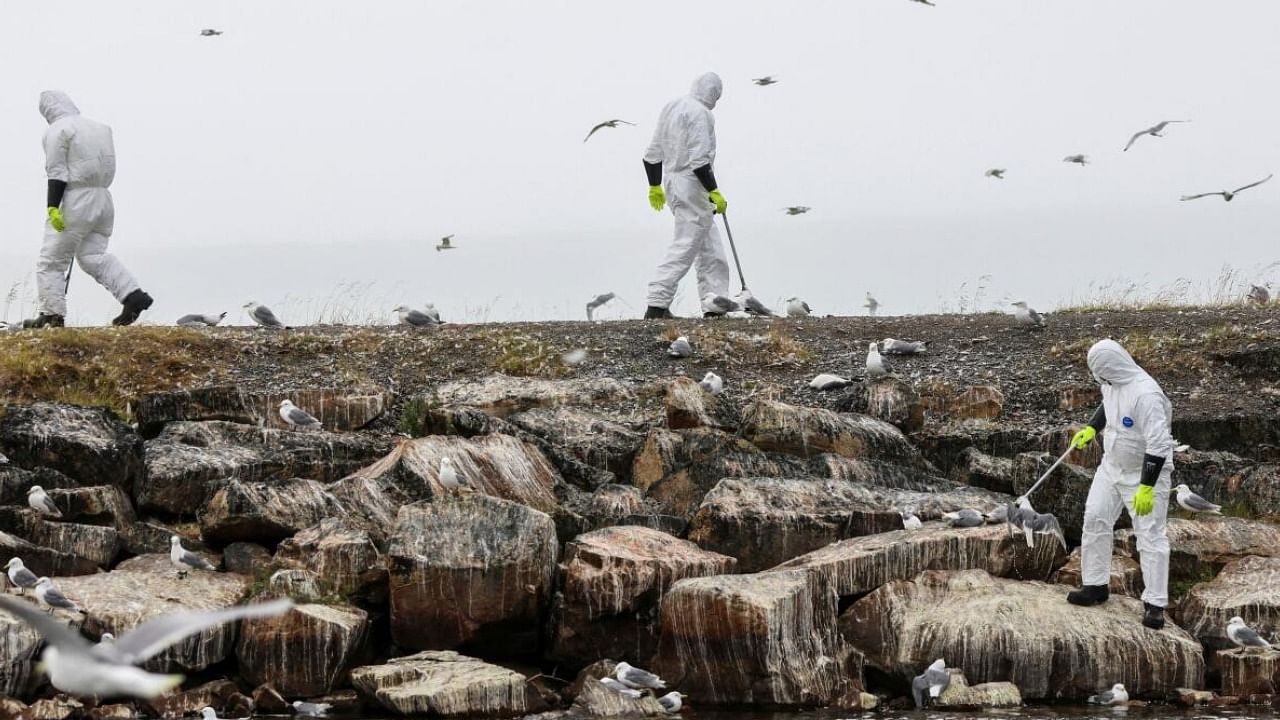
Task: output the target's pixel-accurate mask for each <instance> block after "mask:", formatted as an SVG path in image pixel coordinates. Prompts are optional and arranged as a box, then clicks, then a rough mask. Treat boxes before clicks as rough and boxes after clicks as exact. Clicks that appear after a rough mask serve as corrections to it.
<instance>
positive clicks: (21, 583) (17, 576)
mask: <svg viewBox="0 0 1280 720" xmlns="http://www.w3.org/2000/svg"><path fill="white" fill-rule="evenodd" d="M5 571H6V572H7V574H8V575H9V582H11V583H13V586H14V587H16V588H18V594H19V595H21V594H22V591H23V590H31V589H33V588H35V586H36V582H37V581H38V580H39V578H37V577H36V574H35V573H33V572H31V571H30V570H28V569H27V567H26V566H25V565H23V564H22V558H20V557H12V558H9V564H8V565H5Z"/></svg>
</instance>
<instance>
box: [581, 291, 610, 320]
mask: <svg viewBox="0 0 1280 720" xmlns="http://www.w3.org/2000/svg"><path fill="white" fill-rule="evenodd" d="M615 297H617V295H614V294H613V293H611V292H607V293H601V294H599V295H597V296H595V297H593V298H591V300H589V301H588V302H587V319H588V320H595V312H596V310H597V309H599V308H600V307H601V306H602V305H604V304H605V303H607V302H609V301H610V300H612V299H614V298H615Z"/></svg>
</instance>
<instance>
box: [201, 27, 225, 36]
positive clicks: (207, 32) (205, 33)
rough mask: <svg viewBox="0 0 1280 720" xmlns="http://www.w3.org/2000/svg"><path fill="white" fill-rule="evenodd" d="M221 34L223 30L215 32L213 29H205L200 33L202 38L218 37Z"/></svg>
mask: <svg viewBox="0 0 1280 720" xmlns="http://www.w3.org/2000/svg"><path fill="white" fill-rule="evenodd" d="M221 34H222V31H221V30H214V29H213V28H205V29H203V30H201V31H200V37H217V36H219V35H221Z"/></svg>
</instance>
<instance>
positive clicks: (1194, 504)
mask: <svg viewBox="0 0 1280 720" xmlns="http://www.w3.org/2000/svg"><path fill="white" fill-rule="evenodd" d="M1173 491H1174V492H1175V493H1177V495H1178V505H1180V506H1181V507H1182V509H1183V510H1190V511H1191V512H1193V513H1208V514H1209V515H1221V514H1222V506H1221V505H1214V504H1213V503H1211V502H1209V501H1208V500H1205V499H1204V498H1202V497H1200V496H1199V495H1197V494H1195V493H1193V492H1191V488H1189V487H1187V484H1186V483H1181V484H1180V485H1178V486H1177V487H1175V488H1174V489H1173Z"/></svg>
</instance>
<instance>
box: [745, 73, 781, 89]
mask: <svg viewBox="0 0 1280 720" xmlns="http://www.w3.org/2000/svg"><path fill="white" fill-rule="evenodd" d="M751 82H753V83H755V84H757V85H759V86H760V87H768V86H770V85H776V84H777V82H778V81H777V80H774V79H773V76H772V75H765V76H764V77H759V78H751Z"/></svg>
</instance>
